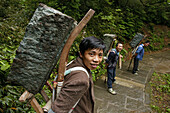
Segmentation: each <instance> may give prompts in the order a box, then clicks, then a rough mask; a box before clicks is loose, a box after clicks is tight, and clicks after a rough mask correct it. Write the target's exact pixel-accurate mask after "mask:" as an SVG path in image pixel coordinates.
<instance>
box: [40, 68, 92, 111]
mask: <svg viewBox="0 0 170 113" xmlns="http://www.w3.org/2000/svg"><path fill="white" fill-rule="evenodd" d="M79 70H80V71H84V72H85V73H86V75H87V76H88V78H89V74H88V72H87V70H86V69H85V68H83V67H73V68H70V69H68V70H66V71H65V73H64V76H67V75H68V74H70V73H71V72H72V71H79ZM56 79H57V76H56V77H55V78H54V81H56ZM62 86H63V82H58V87H57V97H58V95H59V94H60V91H61V88H62ZM53 93H55V89H53ZM53 100H54V97H53ZM51 101H52V100H51V99H50V100H49V101H48V102H47V104H46V106H44V107H43V110H44V111H46V112H48V113H55V112H54V111H52V109H51V104H52V103H51ZM79 101H80V99H79V100H78V101H77V102H76V104H75V105H74V106H73V107H72V108H71V109H70V111H69V112H68V113H71V112H72V111H73V110H74V108H75V107H76V105H77V104H78V102H79Z"/></svg>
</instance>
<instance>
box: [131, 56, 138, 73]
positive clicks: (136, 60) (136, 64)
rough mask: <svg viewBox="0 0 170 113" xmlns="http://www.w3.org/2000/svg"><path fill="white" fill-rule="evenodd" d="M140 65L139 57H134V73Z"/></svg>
mask: <svg viewBox="0 0 170 113" xmlns="http://www.w3.org/2000/svg"><path fill="white" fill-rule="evenodd" d="M138 66H139V59H137V58H136V57H135V58H134V66H133V72H132V73H136V71H137V69H138Z"/></svg>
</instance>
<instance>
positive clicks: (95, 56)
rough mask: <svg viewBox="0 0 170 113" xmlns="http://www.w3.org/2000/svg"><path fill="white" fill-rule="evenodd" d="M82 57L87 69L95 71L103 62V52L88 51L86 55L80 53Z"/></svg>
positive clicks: (96, 50)
mask: <svg viewBox="0 0 170 113" xmlns="http://www.w3.org/2000/svg"><path fill="white" fill-rule="evenodd" d="M80 57H81V58H82V59H83V62H84V64H85V66H86V67H87V68H89V69H91V70H94V69H96V67H97V66H98V65H99V64H100V62H101V61H102V58H103V50H101V49H88V50H86V51H85V52H84V55H82V54H81V53H80Z"/></svg>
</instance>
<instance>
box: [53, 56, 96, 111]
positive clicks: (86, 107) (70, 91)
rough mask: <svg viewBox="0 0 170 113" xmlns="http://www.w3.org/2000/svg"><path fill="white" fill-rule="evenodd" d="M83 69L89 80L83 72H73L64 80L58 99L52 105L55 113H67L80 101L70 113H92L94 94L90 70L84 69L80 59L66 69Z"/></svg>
mask: <svg viewBox="0 0 170 113" xmlns="http://www.w3.org/2000/svg"><path fill="white" fill-rule="evenodd" d="M73 67H83V68H85V69H86V70H87V72H88V73H89V78H88V76H87V74H86V73H85V72H84V71H80V70H79V71H73V72H71V73H70V74H69V75H67V76H66V77H65V79H64V84H63V87H62V89H61V92H60V95H59V97H58V98H57V99H56V100H55V102H54V103H53V104H52V110H53V111H54V112H56V113H68V111H69V110H70V109H71V108H72V107H73V106H74V105H75V103H76V102H77V101H78V99H80V101H79V103H78V104H77V106H76V107H75V109H74V110H73V112H72V113H93V112H94V92H93V80H92V75H91V73H90V70H89V69H88V68H87V67H85V65H84V64H83V61H82V59H81V58H79V57H78V58H77V59H76V60H75V61H73V62H72V63H71V64H70V65H69V66H68V67H67V69H69V68H73Z"/></svg>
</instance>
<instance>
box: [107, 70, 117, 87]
mask: <svg viewBox="0 0 170 113" xmlns="http://www.w3.org/2000/svg"><path fill="white" fill-rule="evenodd" d="M115 76H116V67H114V68H107V87H108V88H112V83H113V82H114V81H115Z"/></svg>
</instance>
